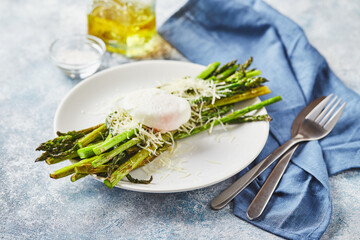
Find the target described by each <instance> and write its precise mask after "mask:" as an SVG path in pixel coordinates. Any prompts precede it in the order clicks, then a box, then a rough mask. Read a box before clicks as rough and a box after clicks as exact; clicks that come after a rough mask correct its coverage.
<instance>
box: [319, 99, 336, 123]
mask: <svg viewBox="0 0 360 240" xmlns="http://www.w3.org/2000/svg"><path fill="white" fill-rule="evenodd" d="M340 102H341V98H340V99H339V100H338V101H337V102H336V103H335V105H334V106H333V107H332V108H331V109H330V110H328V111H327V113H326V115H325V117H324V118H323V119H321V121H320V122H319V125H320V126H324V124H325V123H326V122H327V120H328V119H329V118H330V116H331V115H332V114H333V112H334V111H335V109H336V108H337V106H339V104H340ZM324 111H325V109H324Z"/></svg>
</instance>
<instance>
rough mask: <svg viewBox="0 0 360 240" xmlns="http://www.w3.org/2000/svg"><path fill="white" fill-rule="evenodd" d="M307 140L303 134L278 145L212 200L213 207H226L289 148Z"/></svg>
mask: <svg viewBox="0 0 360 240" xmlns="http://www.w3.org/2000/svg"><path fill="white" fill-rule="evenodd" d="M302 141H306V139H305V138H304V137H303V136H299V135H297V136H295V137H294V138H292V139H290V140H289V141H287V142H286V143H284V144H283V145H281V146H280V147H278V148H277V149H276V150H275V151H274V152H272V153H271V154H270V155H269V156H267V157H266V158H265V159H264V160H262V161H261V162H260V163H258V164H257V165H256V166H255V167H253V168H252V169H251V170H250V171H248V172H247V173H246V174H244V175H243V176H241V177H240V178H239V179H238V180H236V181H235V182H234V183H233V184H231V185H230V187H228V188H227V189H225V190H224V191H223V192H222V193H220V194H219V195H218V196H216V197H215V198H214V199H213V200H212V201H211V204H210V205H211V208H212V209H214V210H219V209H221V208H223V207H225V206H226V205H227V204H228V203H229V202H230V201H231V200H233V199H234V198H235V197H236V196H237V195H238V194H239V193H240V192H241V191H242V190H244V189H245V188H246V187H247V186H248V185H249V184H250V183H251V182H252V181H253V180H254V179H255V178H257V177H258V176H259V175H260V174H261V173H262V172H263V171H264V170H265V169H266V168H268V167H269V166H270V165H271V164H272V163H273V162H275V161H276V160H277V159H278V158H279V157H281V156H282V155H283V154H284V153H285V152H286V151H287V150H289V149H290V148H291V147H293V146H294V145H295V144H297V143H299V142H302Z"/></svg>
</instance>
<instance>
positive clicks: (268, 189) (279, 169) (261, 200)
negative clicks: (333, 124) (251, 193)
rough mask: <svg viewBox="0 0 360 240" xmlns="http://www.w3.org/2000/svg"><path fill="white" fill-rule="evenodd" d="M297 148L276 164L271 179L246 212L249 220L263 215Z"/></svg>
mask: <svg viewBox="0 0 360 240" xmlns="http://www.w3.org/2000/svg"><path fill="white" fill-rule="evenodd" d="M297 146H298V145H296V146H295V147H293V148H292V149H290V150H289V151H288V152H287V153H286V154H285V155H284V156H283V157H282V158H281V159H280V160H279V162H278V163H277V164H276V166H275V167H274V169H273V170H272V172H271V173H270V175H269V177H268V178H267V179H266V181H265V183H264V184H263V185H262V187H261V189H260V191H259V192H258V193H257V194H256V196H255V198H254V200H253V201H252V202H251V204H250V206H249V208H248V210H247V212H246V214H247V217H248V219H250V220H253V219H255V218H258V217H259V216H260V215H261V214H262V213H263V211H264V209H265V207H266V205H267V204H268V202H269V200H270V198H271V196H272V195H273V193H274V191H275V189H276V187H277V185H278V184H279V182H280V179H281V178H282V176H283V175H284V173H285V170H286V168H287V166H288V164H289V162H290V159H291V157H292V155H293V154H294V152H295V150H296V149H297Z"/></svg>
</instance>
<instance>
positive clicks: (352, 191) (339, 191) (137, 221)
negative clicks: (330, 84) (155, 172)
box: [0, 0, 360, 239]
mask: <svg viewBox="0 0 360 240" xmlns="http://www.w3.org/2000/svg"><path fill="white" fill-rule="evenodd" d="M266 2H268V3H269V4H270V5H272V6H273V7H274V8H276V9H277V10H279V11H280V12H281V13H283V14H284V15H286V16H288V17H290V18H291V19H293V20H294V21H295V22H297V23H298V24H299V25H300V26H301V27H303V28H304V30H305V32H306V34H307V36H308V38H309V40H310V42H311V43H312V44H313V45H314V46H315V47H316V48H317V49H318V50H319V51H320V53H321V54H323V55H324V56H325V57H326V59H327V60H328V62H329V64H330V66H331V67H332V69H333V70H334V72H335V73H336V74H337V75H338V76H339V77H340V78H341V79H342V80H343V81H344V82H345V83H346V84H347V85H348V86H349V87H351V88H353V89H354V90H355V91H357V92H358V93H360V81H359V80H358V79H359V75H360V69H359V66H358V65H359V63H360V48H359V43H360V1H354V0H343V1H337V0H319V1H313V0H301V1H286V0H266ZM183 3H184V0H181V1H176V0H158V1H157V20H158V25H160V24H161V23H162V22H164V21H165V19H166V18H167V17H169V16H170V15H171V14H172V13H173V12H175V11H176V9H178V8H179V7H180V6H181V5H182V4H183ZM86 4H87V3H86V1H85V0H82V1H71V0H62V1H61V0H49V1H41V0H32V1H26V0H16V1H14V0H1V1H0V13H1V14H0V46H1V47H0V129H1V130H0V239H100V238H110V239H125V238H128V239H169V238H175V239H279V237H277V236H274V235H272V234H270V233H267V232H265V231H262V230H260V229H258V228H256V227H254V226H252V225H251V224H248V223H246V222H244V221H242V220H240V219H238V218H237V217H235V216H234V215H233V214H232V206H231V205H229V206H227V207H226V208H224V209H223V210H221V211H212V210H211V209H210V208H209V206H208V204H209V202H210V200H211V199H212V198H213V197H214V196H215V195H216V194H218V193H219V192H220V191H221V190H222V189H224V188H225V187H226V186H228V185H229V184H230V183H231V181H232V179H229V180H227V181H224V182H222V183H219V184H216V185H214V186H211V187H207V188H204V189H200V190H196V191H191V192H186V193H176V194H148V193H147V194H145V193H136V192H131V191H126V190H121V189H113V190H108V189H107V188H106V187H105V186H104V185H103V184H102V183H99V182H97V181H95V180H94V179H91V178H85V179H83V180H81V181H79V182H76V183H70V181H69V180H68V179H61V180H57V181H55V180H52V179H50V178H49V177H48V173H49V172H51V171H53V170H55V169H57V168H59V167H61V166H63V165H65V163H64V164H60V165H58V166H47V165H46V164H42V163H37V164H35V163H34V162H33V160H34V159H35V158H36V157H37V156H38V153H37V152H35V151H34V149H35V147H36V146H37V145H38V144H39V143H40V142H42V141H45V140H47V139H49V138H52V137H53V130H52V129H53V118H54V114H55V111H56V108H57V106H58V104H59V103H60V101H61V99H62V98H63V97H64V96H65V95H66V93H67V92H68V91H69V90H70V89H71V88H72V87H73V86H75V85H76V84H77V83H78V81H74V80H70V79H68V78H66V77H65V76H64V75H63V74H62V73H61V72H60V70H58V69H56V68H55V67H54V66H53V65H52V63H51V61H50V59H49V55H48V48H49V46H50V44H51V42H52V41H53V40H54V39H55V38H56V37H59V36H61V35H65V34H70V33H79V32H80V33H81V32H83V33H85V32H86V18H85V14H86ZM150 58H166V59H178V60H185V59H184V58H183V57H181V55H179V54H178V53H177V52H176V50H174V49H172V48H171V47H170V46H168V45H166V44H165V43H164V44H163V45H162V47H161V48H159V51H158V53H157V54H154V55H153V56H150ZM127 61H128V59H126V58H124V57H121V56H118V55H113V54H107V56H106V61H105V62H104V65H103V67H102V68H103V69H104V68H108V67H111V66H115V65H119V64H121V63H124V62H127ZM359 160H360V159H359ZM359 182H360V172H359V171H357V170H353V171H347V172H344V173H341V174H338V175H336V176H333V177H332V178H331V179H330V186H331V195H332V199H333V215H332V219H331V222H330V225H329V227H328V229H327V231H326V232H325V234H324V236H323V238H322V239H360V228H359V226H358V223H359V216H360V196H359V194H358V192H359Z"/></svg>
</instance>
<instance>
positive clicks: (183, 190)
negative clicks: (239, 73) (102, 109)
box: [53, 60, 270, 193]
mask: <svg viewBox="0 0 360 240" xmlns="http://www.w3.org/2000/svg"><path fill="white" fill-rule="evenodd" d="M154 63H155V64H164V63H165V64H169V63H170V64H185V65H192V66H194V65H196V66H199V67H203V68H204V67H206V66H204V65H201V64H197V63H192V62H185V61H177V60H142V61H136V62H128V63H124V64H121V65H118V66H114V67H110V68H107V69H104V70H102V71H100V72H97V73H95V74H94V75H92V76H90V77H88V78H86V79H84V80H82V81H81V82H80V83H78V84H76V85H75V86H74V87H73V88H72V89H70V91H69V92H68V93H67V94H66V95H65V96H64V97H63V98H62V100H61V102H60V104H59V105H58V107H57V109H56V112H55V116H54V123H53V124H54V125H53V130H54V134H55V135H56V132H57V131H58V130H57V126H58V118H59V114H60V112H61V110H62V108H63V107H64V105H65V102H66V100H67V98H68V97H69V96H71V95H72V94H73V92H75V91H77V90H78V89H79V88H81V87H82V86H83V85H85V84H88V83H89V82H92V81H98V80H97V79H99V78H101V76H102V75H105V74H108V73H110V72H114V71H119V69H125V68H127V67H129V66H130V65H131V66H133V65H147V64H154ZM120 71H121V70H120ZM256 100H257V101H261V100H260V99H259V97H256ZM264 110H265V112H266V113H267V110H266V108H265V107H264ZM269 133H270V124H269V122H266V137H264V139H263V142H261V143H260V142H259V145H261V147H260V148H259V151H258V152H256V154H255V155H254V156H255V157H254V158H253V159H252V160H251V161H249V163H248V164H247V165H245V166H244V167H243V168H242V169H239V170H237V171H236V172H235V173H234V174H232V175H231V176H230V175H228V176H225V177H222V178H220V179H217V180H216V181H211V182H209V183H207V184H202V185H201V186H196V187H190V188H189V187H185V188H181V189H180V188H179V189H174V190H162V189H151V188H149V189H147V188H136V187H135V188H132V187H129V186H127V185H125V184H119V183H118V184H117V185H115V187H116V188H120V189H125V190H130V191H134V192H144V193H176V192H187V191H193V190H197V189H202V188H206V187H209V186H212V185H215V184H218V183H220V182H222V181H225V180H226V179H229V178H231V177H233V176H235V175H236V174H238V173H239V172H240V171H242V170H243V169H245V168H246V167H247V166H248V165H249V164H251V163H252V162H253V161H254V160H255V159H256V158H257V157H258V156H259V154H260V153H261V151H262V150H263V149H264V147H265V144H266V142H267V140H268V138H269ZM71 161H73V160H70V162H71ZM91 176H92V177H93V178H94V179H95V180H97V181H100V182H102V180H103V179H104V178H101V177H97V176H94V175H91ZM135 186H136V185H135Z"/></svg>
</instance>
